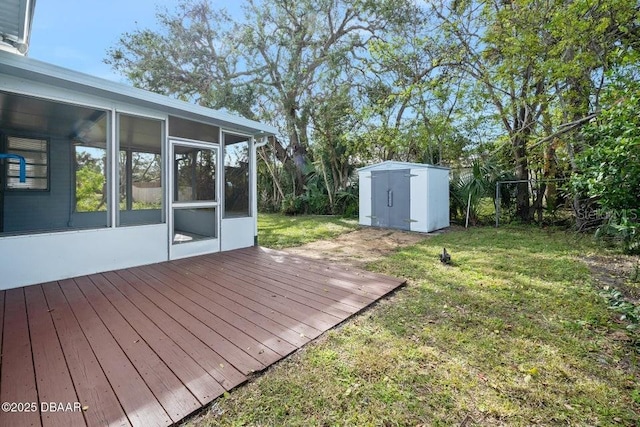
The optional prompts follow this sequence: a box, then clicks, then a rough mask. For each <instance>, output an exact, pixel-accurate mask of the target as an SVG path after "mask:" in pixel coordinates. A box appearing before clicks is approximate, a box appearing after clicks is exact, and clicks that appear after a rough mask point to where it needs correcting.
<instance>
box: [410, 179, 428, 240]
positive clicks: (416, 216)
mask: <svg viewBox="0 0 640 427" xmlns="http://www.w3.org/2000/svg"><path fill="white" fill-rule="evenodd" d="M411 175H412V176H411V226H410V227H411V231H422V232H427V231H428V225H427V197H426V193H427V179H428V175H429V169H411Z"/></svg>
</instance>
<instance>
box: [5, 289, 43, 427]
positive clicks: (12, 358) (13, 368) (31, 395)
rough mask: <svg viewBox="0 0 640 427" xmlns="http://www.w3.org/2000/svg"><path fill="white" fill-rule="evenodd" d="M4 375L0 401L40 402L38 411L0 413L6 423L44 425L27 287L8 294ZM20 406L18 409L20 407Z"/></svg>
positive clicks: (6, 295)
mask: <svg viewBox="0 0 640 427" xmlns="http://www.w3.org/2000/svg"><path fill="white" fill-rule="evenodd" d="M2 341H3V343H2V350H3V353H2V377H1V379H0V400H1V401H2V402H14V403H20V404H23V403H33V402H35V403H36V408H35V409H36V410H35V411H33V410H32V409H33V408H31V407H30V408H28V410H25V411H18V412H5V411H1V412H0V425H2V426H12V425H14V426H40V425H42V424H41V422H40V413H39V412H38V411H37V409H38V408H37V402H38V391H37V389H36V377H35V372H34V368H33V358H32V355H31V340H30V338H29V325H28V321H27V307H26V304H25V299H24V288H18V289H10V290H8V291H7V292H6V294H5V311H4V327H3V337H2ZM16 409H17V408H16Z"/></svg>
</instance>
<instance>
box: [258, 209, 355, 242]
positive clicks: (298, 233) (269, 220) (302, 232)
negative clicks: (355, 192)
mask: <svg viewBox="0 0 640 427" xmlns="http://www.w3.org/2000/svg"><path fill="white" fill-rule="evenodd" d="M357 227H358V221H357V220H356V219H346V218H342V217H339V216H328V215H327V216H325V215H300V216H284V215H279V214H264V213H261V214H259V215H258V230H259V233H258V239H259V243H260V245H261V246H266V247H268V248H274V249H281V248H286V247H291V246H300V245H304V244H305V243H309V242H313V241H315V240H321V239H330V238H332V237H335V236H337V235H339V234H342V233H345V232H347V231H351V230H355V229H356V228H357Z"/></svg>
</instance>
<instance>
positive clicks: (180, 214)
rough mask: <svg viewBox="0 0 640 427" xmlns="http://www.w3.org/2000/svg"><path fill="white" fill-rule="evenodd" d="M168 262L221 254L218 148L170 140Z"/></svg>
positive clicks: (216, 145) (216, 146)
mask: <svg viewBox="0 0 640 427" xmlns="http://www.w3.org/2000/svg"><path fill="white" fill-rule="evenodd" d="M170 145H171V150H170V151H171V156H170V162H171V164H170V166H169V169H170V173H169V175H170V177H169V182H170V186H169V188H170V190H169V191H170V196H169V203H168V206H169V233H170V235H169V258H170V259H177V258H185V257H189V256H195V255H202V254H206V253H212V252H218V251H220V237H219V236H220V207H219V200H220V176H221V172H220V169H221V168H220V166H219V165H220V159H219V155H220V150H219V146H218V144H212V143H207V142H196V141H183V140H177V139H176V140H171V141H170Z"/></svg>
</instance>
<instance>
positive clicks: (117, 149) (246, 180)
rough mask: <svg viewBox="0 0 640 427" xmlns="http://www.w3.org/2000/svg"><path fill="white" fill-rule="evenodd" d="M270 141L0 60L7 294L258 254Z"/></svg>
mask: <svg viewBox="0 0 640 427" xmlns="http://www.w3.org/2000/svg"><path fill="white" fill-rule="evenodd" d="M274 133H275V129H274V128H272V127H270V126H267V125H263V124H260V123H257V122H254V121H251V120H247V119H244V118H241V117H236V116H233V115H230V114H227V113H225V112H221V111H216V110H211V109H208V108H204V107H200V106H196V105H192V104H189V103H185V102H181V101H177V100H175V99H171V98H168V97H165V96H161V95H158V94H154V93H150V92H147V91H143V90H140V89H135V88H131V87H128V86H126V85H122V84H119V83H115V82H111V81H107V80H103V79H99V78H95V77H91V76H87V75H84V74H81V73H77V72H73V71H70V70H66V69H63V68H60V67H56V66H52V65H49V64H45V63H42V62H39V61H35V60H33V59H30V58H26V57H21V56H18V55H14V54H11V53H7V52H2V51H0V265H2V274H1V275H0V289H8V288H12V287H17V286H24V285H29V284H34V283H41V282H46V281H51V280H58V279H62V278H68V277H74V276H78V275H83V274H90V273H95V272H100V271H107V270H112V269H117V268H127V267H132V266H137V265H144V264H150V263H155V262H160V261H166V260H171V259H177V258H184V257H189V256H194V255H200V254H206V253H212V252H218V251H224V250H230V249H236V248H241V247H247V246H252V245H253V244H254V242H255V239H256V237H255V236H256V235H257V233H256V210H257V208H256V206H257V203H256V167H255V161H256V159H255V147H256V146H257V145H259V144H261V143H264V141H265V140H266V138H267V137H268V136H269V135H272V134H274Z"/></svg>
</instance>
